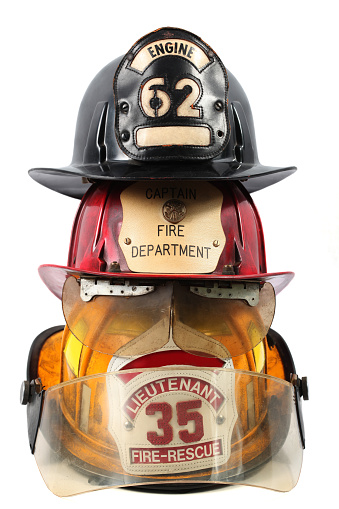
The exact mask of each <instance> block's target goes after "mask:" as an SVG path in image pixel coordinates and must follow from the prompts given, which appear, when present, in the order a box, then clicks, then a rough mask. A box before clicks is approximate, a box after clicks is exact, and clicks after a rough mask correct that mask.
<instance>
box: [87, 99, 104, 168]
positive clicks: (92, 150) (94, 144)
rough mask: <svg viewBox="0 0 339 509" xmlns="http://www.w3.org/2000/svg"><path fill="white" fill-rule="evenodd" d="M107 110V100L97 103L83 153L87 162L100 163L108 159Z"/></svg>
mask: <svg viewBox="0 0 339 509" xmlns="http://www.w3.org/2000/svg"><path fill="white" fill-rule="evenodd" d="M107 112H108V103H107V102H99V103H98V104H97V105H96V107H95V110H94V113H93V116H92V120H91V125H90V128H89V132H88V136H87V143H86V146H85V149H84V154H83V161H86V162H87V164H98V163H99V164H100V163H104V162H105V161H106V158H107V147H106V143H105V132H106V119H107Z"/></svg>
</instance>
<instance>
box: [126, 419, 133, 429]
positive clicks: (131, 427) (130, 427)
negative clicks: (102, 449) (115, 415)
mask: <svg viewBox="0 0 339 509" xmlns="http://www.w3.org/2000/svg"><path fill="white" fill-rule="evenodd" d="M124 426H125V429H126V431H131V430H132V429H133V424H132V423H131V422H129V421H126V422H125V423H124Z"/></svg>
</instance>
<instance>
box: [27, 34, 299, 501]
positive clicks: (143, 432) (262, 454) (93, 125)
mask: <svg viewBox="0 0 339 509" xmlns="http://www.w3.org/2000/svg"><path fill="white" fill-rule="evenodd" d="M295 170H296V168H294V167H287V168H279V167H270V166H263V165H261V164H260V163H259V160H258V155H257V150H256V143H255V135H254V127H253V119H252V115H251V110H250V106H249V103H248V100H247V97H246V95H245V93H244V91H243V89H242V88H241V86H240V85H239V83H238V81H237V80H236V79H235V77H234V76H233V75H232V74H231V73H230V72H229V71H226V69H225V67H224V65H223V63H222V62H221V60H220V59H219V57H218V56H217V55H216V53H215V52H214V51H213V50H212V49H211V48H210V47H209V46H207V44H206V43H205V42H203V41H202V40H201V39H200V38H199V37H197V36H196V35H194V34H192V33H190V32H187V31H185V30H181V29H177V28H163V29H160V30H157V31H155V32H152V33H150V34H148V35H146V36H145V37H143V38H141V39H140V40H139V41H137V43H136V44H135V45H134V46H133V47H132V48H131V49H130V50H129V51H128V53H127V54H126V55H125V56H124V57H120V58H118V59H117V60H114V61H113V62H111V63H110V64H108V65H107V66H106V67H105V68H104V69H103V70H102V71H101V72H100V73H99V74H98V75H97V76H96V77H95V78H94V80H93V81H92V83H91V84H90V86H89V88H88V90H87V92H86V94H85V96H84V99H83V101H82V103H81V106H80V111H79V116H78V122H77V127H76V135H75V144H74V155H73V160H72V162H71V164H70V165H69V166H67V167H64V168H61V169H49V168H36V169H33V170H30V175H31V177H32V178H33V179H35V180H36V181H37V182H39V183H40V184H43V185H44V186H46V187H48V188H50V189H52V190H54V191H57V192H59V193H62V194H65V195H68V196H70V197H74V198H80V199H81V202H80V206H79V209H78V212H77V214H76V217H75V221H74V224H73V229H72V234H71V242H70V247H69V255H68V263H67V265H66V266H57V265H43V266H41V267H40V268H39V273H40V276H41V278H42V280H43V281H44V283H45V284H46V285H47V287H48V288H49V289H50V290H51V291H52V292H53V293H54V294H55V295H56V296H57V297H58V298H59V299H61V300H62V307H63V313H64V317H65V321H66V325H62V326H57V327H53V328H51V329H48V330H47V331H45V332H43V333H41V334H40V335H39V336H38V337H37V338H36V339H35V340H34V342H33V344H32V347H31V350H30V354H29V359H28V368H27V380H26V381H25V382H24V383H23V385H22V393H21V401H22V403H23V404H26V405H27V415H28V434H29V441H30V447H31V451H32V453H33V454H34V455H35V458H36V461H37V464H38V467H39V469H40V472H41V474H42V476H43V478H44V481H45V483H46V485H47V486H48V488H49V489H50V490H51V491H52V492H53V493H55V494H56V495H59V496H68V495H73V494H78V493H83V492H86V491H91V490H97V489H101V488H107V487H122V486H132V487H140V488H142V487H144V488H145V487H146V488H148V489H151V488H152V489H154V490H170V489H173V490H190V489H195V488H201V487H206V488H207V487H210V486H216V485H229V484H244V485H250V486H260V487H265V488H269V489H273V490H278V491H288V490H290V489H292V488H293V487H294V486H295V484H296V483H297V480H298V477H299V473H300V469H301V463H302V452H303V448H304V445H305V439H304V430H303V420H302V413H301V397H304V399H307V382H306V379H305V378H303V379H300V378H299V377H298V376H297V374H296V369H295V366H294V363H293V359H292V356H291V354H290V351H289V349H288V347H287V345H286V343H285V341H284V340H283V338H282V337H281V336H280V335H279V334H278V333H277V332H275V331H274V330H273V329H271V324H272V321H273V317H274V312H275V302H276V299H275V297H276V294H277V293H279V292H280V291H281V290H283V289H284V288H285V286H286V285H287V284H288V283H289V282H290V281H291V279H292V277H293V273H291V272H281V273H269V272H268V271H267V268H266V257H265V244H264V236H263V230H262V225H261V221H260V217H259V214H258V211H257V209H256V207H255V205H254V203H253V200H252V198H251V195H250V193H251V192H253V191H256V190H259V189H262V188H264V187H267V186H269V185H271V184H274V183H276V182H279V181H280V180H282V179H283V178H285V177H287V176H289V175H290V174H292V173H293V172H294V171H295Z"/></svg>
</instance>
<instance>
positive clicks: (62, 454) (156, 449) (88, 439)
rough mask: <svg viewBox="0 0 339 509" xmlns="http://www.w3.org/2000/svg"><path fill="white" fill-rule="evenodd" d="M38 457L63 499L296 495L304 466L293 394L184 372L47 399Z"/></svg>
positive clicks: (111, 381)
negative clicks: (260, 491) (114, 494)
mask: <svg viewBox="0 0 339 509" xmlns="http://www.w3.org/2000/svg"><path fill="white" fill-rule="evenodd" d="M35 458H36V461H37V463H38V466H39V469H40V471H41V473H42V476H43V478H44V480H45V482H46V484H47V486H48V488H49V489H50V490H51V491H52V492H53V493H55V494H56V495H58V496H69V495H74V494H78V493H83V492H86V491H92V490H98V489H102V488H109V487H121V486H137V485H148V484H153V485H154V484H162V485H163V484H164V483H206V482H211V483H225V484H245V485H249V486H258V487H263V488H270V489H273V490H277V491H289V490H291V489H292V488H293V487H294V486H295V484H296V483H297V480H298V477H299V473H300V469H301V463H302V445H301V441H300V435H299V427H298V421H297V415H296V407H295V401H294V388H293V386H292V385H291V384H289V383H287V382H285V381H283V380H279V379H276V378H272V377H269V376H264V375H260V374H256V373H249V372H243V371H236V370H231V369H212V368H203V369H198V368H193V367H187V366H186V367H178V366H176V367H169V368H158V369H152V370H149V369H148V370H147V369H143V370H128V371H122V372H111V373H106V374H103V375H95V376H89V377H83V378H80V379H76V380H73V381H71V382H65V383H63V384H60V385H57V386H54V387H52V388H50V389H48V390H47V391H46V392H45V398H44V406H43V413H42V417H41V423H40V428H39V432H38V437H37V442H36V447H35Z"/></svg>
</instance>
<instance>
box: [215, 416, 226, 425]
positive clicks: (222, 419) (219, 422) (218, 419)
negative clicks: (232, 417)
mask: <svg viewBox="0 0 339 509" xmlns="http://www.w3.org/2000/svg"><path fill="white" fill-rule="evenodd" d="M216 422H217V424H222V423H223V422H225V417H224V416H223V415H222V414H220V415H218V417H217V419H216Z"/></svg>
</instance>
